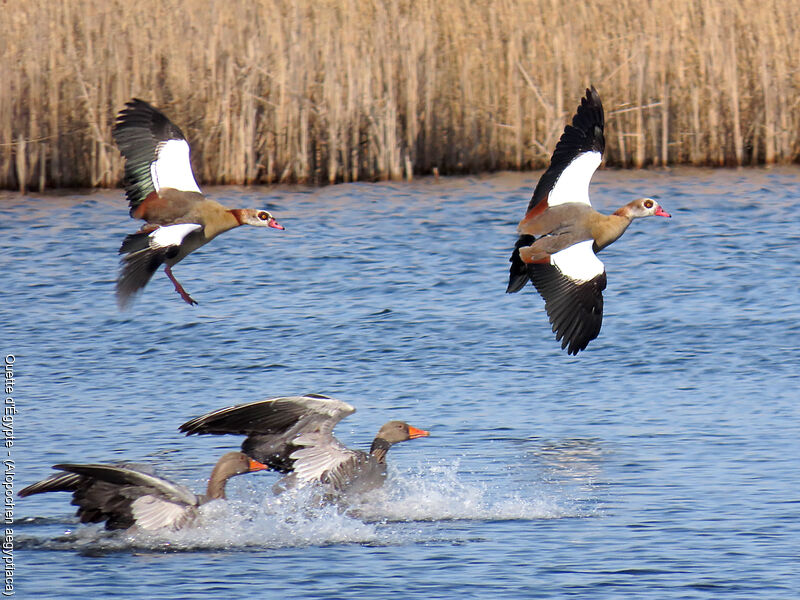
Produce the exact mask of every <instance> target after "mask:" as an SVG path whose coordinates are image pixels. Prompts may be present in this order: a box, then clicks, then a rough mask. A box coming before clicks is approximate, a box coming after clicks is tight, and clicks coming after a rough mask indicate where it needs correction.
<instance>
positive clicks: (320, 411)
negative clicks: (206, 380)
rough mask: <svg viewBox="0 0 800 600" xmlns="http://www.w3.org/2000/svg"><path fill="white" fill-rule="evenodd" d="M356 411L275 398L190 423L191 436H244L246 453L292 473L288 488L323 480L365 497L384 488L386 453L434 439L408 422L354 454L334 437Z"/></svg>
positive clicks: (309, 398) (310, 398) (386, 429)
mask: <svg viewBox="0 0 800 600" xmlns="http://www.w3.org/2000/svg"><path fill="white" fill-rule="evenodd" d="M355 411H356V409H355V408H354V407H353V406H351V405H350V404H347V403H346V402H342V401H341V400H335V399H333V398H329V397H327V396H322V395H319V394H308V395H305V396H289V397H283V398H271V399H269V400H260V401H257V402H250V403H248V404H240V405H238V406H231V407H228V408H223V409H220V410H216V411H214V412H211V413H208V414H206V415H203V416H201V417H197V418H195V419H192V420H190V421H187V422H186V423H184V424H183V425H181V427H180V431H182V432H184V433H186V435H192V434H200V435H203V434H216V435H221V434H239V435H246V436H247V438H246V439H245V440H244V442H243V443H242V452H245V453H246V454H247V455H248V456H252V457H254V458H255V459H256V460H258V461H259V462H262V463H264V464H265V465H268V466H269V468H270V469H273V470H275V471H279V472H281V473H288V475H287V476H286V477H284V478H283V479H282V480H281V482H280V485H281V486H282V487H284V488H288V487H293V486H295V485H297V484H301V483H311V482H317V483H321V484H323V485H325V486H327V487H328V488H329V489H331V490H332V491H333V492H334V493H337V494H343V493H347V494H350V493H361V492H365V491H368V490H371V489H374V488H377V487H380V486H381V485H383V482H384V481H385V479H386V453H387V451H388V450H389V448H391V447H392V445H394V444H397V443H399V442H403V441H406V440H413V439H416V438H419V437H425V436H428V435H430V434H429V433H428V432H427V431H424V430H422V429H417V428H416V427H412V426H411V425H408V424H407V423H404V422H402V421H389V422H388V423H386V424H385V425H383V427H381V428H380V431H378V434H377V435H376V436H375V439H374V440H373V442H372V446H371V447H370V450H369V452H363V451H361V450H351V449H349V448H347V447H345V446H344V445H343V444H342V443H341V442H340V441H339V440H337V439H336V438H335V437H334V436H333V428H334V427H335V426H336V424H337V423H338V422H339V421H341V420H342V419H343V418H344V417H346V416H348V415H351V414H353V413H354V412H355Z"/></svg>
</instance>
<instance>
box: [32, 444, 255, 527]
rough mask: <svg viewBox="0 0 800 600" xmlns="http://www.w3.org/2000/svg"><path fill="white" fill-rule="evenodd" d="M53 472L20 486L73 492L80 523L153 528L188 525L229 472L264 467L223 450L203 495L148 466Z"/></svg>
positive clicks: (221, 489)
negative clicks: (161, 475)
mask: <svg viewBox="0 0 800 600" xmlns="http://www.w3.org/2000/svg"><path fill="white" fill-rule="evenodd" d="M53 468H54V469H58V470H59V471H64V473H56V474H54V475H51V476H50V477H48V478H47V479H43V480H42V481H40V482H38V483H34V484H32V485H29V486H28V487H26V488H25V489H23V490H20V492H19V496H21V497H23V498H24V497H26V496H32V495H34V494H43V493H45V492H72V504H74V505H75V506H77V507H78V511H77V513H76V514H77V516H79V517H80V520H81V523H101V522H103V521H105V523H106V524H105V528H106V529H130V528H131V527H134V526H135V527H136V529H137V530H146V531H152V530H156V529H162V528H169V529H173V530H174V529H181V528H183V527H187V526H191V525H192V524H193V523H194V522H195V519H196V518H197V515H198V507H199V506H200V505H202V504H205V503H206V502H210V501H211V500H215V499H219V498H225V484H226V483H227V482H228V479H230V478H231V477H233V476H234V475H241V474H242V473H250V472H253V471H263V470H264V469H266V468H267V466H266V465H263V464H261V463H260V462H257V461H255V460H253V459H252V458H250V457H248V456H246V455H244V454H242V453H241V452H228V453H227V454H223V455H222V457H220V459H219V461H217V464H216V466H215V467H214V470H213V471H211V478H210V479H209V480H208V489H207V490H206V493H205V495H197V494H195V493H194V492H192V491H191V490H189V489H188V488H186V487H184V486H182V485H179V484H177V483H173V482H171V481H169V480H167V479H164V478H163V477H159V476H158V475H155V474H153V471H152V469H151V468H150V467H148V466H147V465H134V464H123V465H106V464H62V465H54V466H53Z"/></svg>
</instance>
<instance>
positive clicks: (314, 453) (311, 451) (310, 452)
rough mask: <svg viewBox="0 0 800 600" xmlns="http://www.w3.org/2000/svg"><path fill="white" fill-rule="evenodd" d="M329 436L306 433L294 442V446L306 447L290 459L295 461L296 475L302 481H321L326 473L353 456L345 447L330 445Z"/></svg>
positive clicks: (334, 443)
mask: <svg viewBox="0 0 800 600" xmlns="http://www.w3.org/2000/svg"><path fill="white" fill-rule="evenodd" d="M330 442H331V438H330V437H329V436H320V435H319V434H318V433H304V434H302V435H299V436H297V437H296V438H295V439H294V440H292V443H293V444H296V445H298V446H306V447H305V448H301V449H300V450H295V451H294V452H292V453H291V455H289V458H291V459H293V460H294V461H295V463H294V474H295V476H296V477H297V479H299V480H300V481H306V482H309V481H319V480H320V478H321V477H322V475H323V474H324V473H325V471H329V470H332V469H336V467H338V466H339V465H340V464H342V463H343V462H345V461H346V460H347V459H348V458H350V457H351V456H352V454H353V452H352V451H351V450H348V449H347V448H345V447H344V446H341V445H337V443H336V440H333V444H331V443H330Z"/></svg>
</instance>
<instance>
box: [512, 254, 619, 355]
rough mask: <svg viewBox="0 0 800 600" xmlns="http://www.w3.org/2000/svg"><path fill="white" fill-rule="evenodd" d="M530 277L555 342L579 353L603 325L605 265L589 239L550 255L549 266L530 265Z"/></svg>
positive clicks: (571, 351) (544, 264) (574, 352)
mask: <svg viewBox="0 0 800 600" xmlns="http://www.w3.org/2000/svg"><path fill="white" fill-rule="evenodd" d="M527 266H528V275H529V276H530V279H531V282H532V283H533V285H534V286H535V287H536V289H537V291H538V292H539V294H541V296H542V298H544V301H545V310H546V311H547V316H548V317H549V318H550V323H551V324H552V326H553V333H555V334H556V341H560V342H561V348H562V349H563V348H566V349H567V352H568V353H569V354H577V353H578V352H580V351H581V350H583V349H584V348H586V346H587V345H588V344H589V342H590V341H592V340H593V339H594V338H596V337H597V336H598V334H599V333H600V327H601V325H602V323H603V290H604V289H605V287H606V273H605V268H604V266H603V263H602V262H601V261H600V259H598V258H597V256H595V254H594V252H593V251H592V241H591V240H586V241H582V242H579V243H577V244H573V245H572V246H569V247H568V248H566V249H564V250H561V251H559V252H556V253H554V254H552V255H551V256H550V261H549V263H531V264H528V265H527Z"/></svg>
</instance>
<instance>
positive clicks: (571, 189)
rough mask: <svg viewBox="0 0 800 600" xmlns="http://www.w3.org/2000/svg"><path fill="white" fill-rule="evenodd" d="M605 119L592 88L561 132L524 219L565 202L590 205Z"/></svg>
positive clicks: (603, 139) (603, 144)
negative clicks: (590, 189)
mask: <svg viewBox="0 0 800 600" xmlns="http://www.w3.org/2000/svg"><path fill="white" fill-rule="evenodd" d="M604 126H605V117H604V115H603V104H602V102H601V101H600V95H599V94H598V93H597V90H596V89H594V86H592V87H591V88H590V89H587V90H586V96H585V97H584V98H582V99H581V105H580V106H579V107H578V110H577V112H576V113H575V116H574V117H572V124H571V125H567V126H566V127H565V128H564V133H563V134H562V135H561V139H560V140H559V141H558V144H556V148H555V150H554V151H553V156H552V158H551V159H550V166H549V167H548V168H547V170H546V171H545V172H544V174H543V175H542V176H541V178H540V179H539V183H537V184H536V188H535V189H534V191H533V197H532V198H531V201H530V203H529V204H528V210H527V214H526V218H528V217H529V216H531V212H532V211H533V213H534V215H535V214H540V213H541V212H543V211H544V209H545V208H547V206H556V205H558V204H563V203H565V202H582V203H584V204H590V202H589V181H590V180H591V178H592V175H594V172H595V171H596V170H597V167H598V166H600V161H601V160H602V158H603V151H604V150H605V146H606V142H605V137H604V135H603V128H604Z"/></svg>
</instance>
